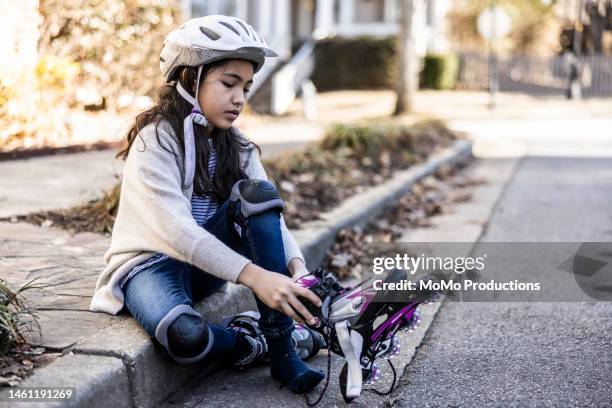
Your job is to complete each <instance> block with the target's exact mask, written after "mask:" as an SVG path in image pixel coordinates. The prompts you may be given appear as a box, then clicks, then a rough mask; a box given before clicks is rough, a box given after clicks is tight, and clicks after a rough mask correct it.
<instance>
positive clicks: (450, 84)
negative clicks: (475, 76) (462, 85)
mask: <svg viewBox="0 0 612 408" xmlns="http://www.w3.org/2000/svg"><path fill="white" fill-rule="evenodd" d="M458 70H459V61H458V59H457V57H456V56H455V55H453V54H427V55H426V56H425V59H424V61H423V70H422V71H421V81H420V82H421V87H423V88H431V89H452V88H454V87H455V82H456V81H457V73H458Z"/></svg>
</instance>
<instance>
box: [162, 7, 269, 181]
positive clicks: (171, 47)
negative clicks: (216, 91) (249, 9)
mask: <svg viewBox="0 0 612 408" xmlns="http://www.w3.org/2000/svg"><path fill="white" fill-rule="evenodd" d="M277 56H278V55H277V54H276V53H275V52H274V51H272V50H271V49H270V48H268V45H267V44H266V42H265V41H264V40H263V38H261V37H260V36H259V35H258V34H257V33H256V32H255V30H254V29H253V27H251V26H250V25H249V24H247V23H246V22H244V21H243V20H241V19H239V18H237V17H231V16H222V15H213V16H206V17H200V18H194V19H191V20H189V21H187V22H185V23H184V24H183V25H182V26H180V27H179V28H177V29H175V30H173V31H171V32H170V33H169V34H168V35H167V36H166V39H165V40H164V46H163V48H162V50H161V54H160V57H159V67H160V69H161V72H162V75H163V76H164V78H165V80H166V82H167V83H170V84H172V81H173V79H174V75H175V73H176V72H177V70H178V69H179V68H180V67H183V66H188V67H198V76H197V82H196V84H199V83H200V75H201V73H202V66H203V65H205V64H209V63H211V62H215V61H219V60H222V59H227V58H238V59H244V60H248V61H252V62H253V63H254V64H255V67H254V71H255V72H257V71H259V69H260V68H261V67H262V65H263V64H264V61H265V57H277ZM175 86H176V90H177V91H178V93H179V94H180V95H181V96H182V97H183V98H184V99H185V100H187V101H188V102H189V103H191V104H192V106H193V109H192V111H191V114H190V115H189V116H187V117H186V118H185V121H184V124H183V130H184V139H185V166H184V167H185V179H184V181H183V187H188V186H190V185H191V184H192V183H193V178H194V174H195V141H194V134H193V122H196V123H197V124H199V125H202V126H206V125H207V124H208V120H207V119H206V117H204V115H203V114H202V109H201V107H200V104H199V102H198V88H199V86H196V91H195V97H193V96H191V95H190V94H189V92H187V91H186V90H185V89H184V88H183V87H182V86H181V84H180V82H179V81H178V80H177V81H176V84H175Z"/></svg>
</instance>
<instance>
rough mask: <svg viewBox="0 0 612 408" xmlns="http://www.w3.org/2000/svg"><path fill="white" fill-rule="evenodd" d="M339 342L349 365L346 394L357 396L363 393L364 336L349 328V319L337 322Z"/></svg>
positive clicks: (351, 396) (350, 396) (349, 396)
mask: <svg viewBox="0 0 612 408" xmlns="http://www.w3.org/2000/svg"><path fill="white" fill-rule="evenodd" d="M335 328H336V334H337V336H338V343H339V344H340V348H341V349H342V353H343V354H344V358H345V359H346V363H347V365H348V371H347V378H346V383H347V384H346V396H347V397H348V398H356V397H358V396H360V395H361V389H362V387H363V373H362V371H361V362H360V359H361V351H362V348H363V338H362V337H361V335H360V334H359V333H357V332H356V331H355V330H352V331H350V330H349V322H348V320H344V321H341V322H337V323H336V324H335Z"/></svg>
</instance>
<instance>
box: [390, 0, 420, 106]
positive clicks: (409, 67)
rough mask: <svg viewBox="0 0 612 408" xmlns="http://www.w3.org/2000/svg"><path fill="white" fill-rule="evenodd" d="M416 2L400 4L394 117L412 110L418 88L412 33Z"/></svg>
mask: <svg viewBox="0 0 612 408" xmlns="http://www.w3.org/2000/svg"><path fill="white" fill-rule="evenodd" d="M414 1H415V0H401V1H400V2H399V3H400V31H399V37H398V40H399V41H398V55H397V57H398V58H397V68H398V69H397V81H396V84H395V93H396V95H397V100H396V103H395V112H393V114H394V115H401V114H403V113H408V112H410V111H411V110H412V99H413V95H414V92H415V90H416V88H417V75H416V73H417V69H416V67H417V65H418V61H417V59H416V56H415V44H414V36H413V33H412V17H413V15H414Z"/></svg>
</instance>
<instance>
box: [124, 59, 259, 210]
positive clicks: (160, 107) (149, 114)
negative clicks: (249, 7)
mask: <svg viewBox="0 0 612 408" xmlns="http://www.w3.org/2000/svg"><path fill="white" fill-rule="evenodd" d="M226 63H227V60H221V61H216V62H213V63H210V64H207V65H205V66H204V67H203V69H202V74H201V77H200V83H201V82H202V81H203V80H204V79H205V78H206V76H207V75H208V73H209V72H211V71H212V70H213V69H215V68H218V67H222V66H224V65H225V64H226ZM177 77H178V78H177ZM175 79H178V81H179V82H180V84H181V85H182V87H183V88H184V89H185V90H187V91H188V92H189V93H190V95H191V96H195V95H194V93H193V92H192V90H193V85H194V84H195V82H196V80H197V67H195V68H194V67H182V68H180V69H179V71H178V74H177V75H176V76H175ZM198 86H200V84H198ZM191 108H192V106H191V104H190V103H189V102H187V101H186V100H185V99H184V98H183V97H182V96H181V95H180V94H179V93H178V91H177V90H176V88H175V87H174V86H173V85H169V84H165V85H162V86H161V88H160V90H159V96H158V102H157V104H156V105H155V106H153V107H151V108H150V109H148V110H146V111H144V112H141V113H140V114H138V115H137V116H136V119H135V121H134V125H132V127H131V128H130V129H129V130H128V132H127V137H126V139H127V140H126V145H125V147H124V148H123V149H122V150H121V151H120V152H119V153H117V156H116V157H120V158H122V159H123V160H125V159H126V158H127V155H128V153H129V151H130V147H131V146H132V144H133V143H134V139H135V138H136V137H137V136H138V134H139V132H140V130H141V129H143V128H144V127H145V126H147V125H148V124H150V123H156V128H155V130H156V132H157V142H158V143H160V140H159V132H158V131H157V129H158V127H159V124H160V121H161V120H166V121H168V122H169V123H170V125H171V127H172V130H173V131H174V134H175V135H176V138H177V141H178V144H179V146H180V148H181V151H182V152H183V156H184V154H185V152H184V142H183V141H184V135H183V121H184V119H185V117H187V116H188V115H189V114H190V113H191ZM193 132H194V136H195V148H196V168H195V177H194V180H193V188H194V190H193V192H194V194H197V195H204V194H209V195H212V196H213V197H214V198H215V200H217V202H219V203H222V202H224V201H225V200H226V199H227V198H229V196H230V193H231V189H232V186H233V185H234V183H236V182H237V181H238V180H241V179H246V178H248V177H247V175H246V174H245V173H244V171H243V170H242V169H241V167H240V155H239V154H240V152H241V151H247V150H252V149H254V148H257V150H258V151H259V153H260V154H261V149H260V147H259V146H258V145H257V144H255V143H253V142H251V141H249V140H246V139H245V138H243V137H241V135H240V134H239V133H238V132H237V131H236V130H235V129H234V128H233V127H231V128H229V129H225V130H224V129H218V128H214V129H213V131H212V133H211V137H212V140H213V142H214V144H215V149H216V151H217V164H216V169H215V177H214V178H211V177H209V175H208V171H207V164H208V159H209V157H210V150H209V146H208V143H206V134H205V131H204V127H203V126H201V125H198V124H195V123H194V126H193ZM160 145H161V146H162V147H163V144H162V143H160Z"/></svg>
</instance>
